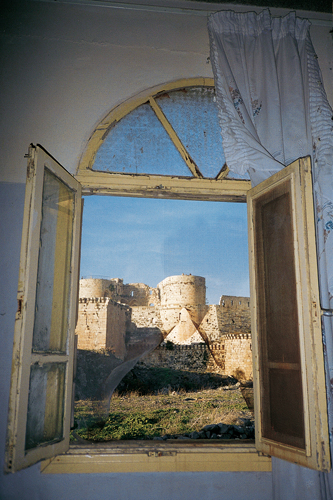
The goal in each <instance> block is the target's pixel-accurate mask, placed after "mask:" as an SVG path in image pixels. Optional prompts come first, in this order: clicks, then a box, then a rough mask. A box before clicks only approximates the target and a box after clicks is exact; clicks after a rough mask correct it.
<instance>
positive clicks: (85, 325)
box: [75, 298, 109, 350]
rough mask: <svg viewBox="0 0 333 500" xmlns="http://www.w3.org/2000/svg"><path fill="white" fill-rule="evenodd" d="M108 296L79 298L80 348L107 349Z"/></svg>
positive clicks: (77, 333) (77, 327) (78, 328)
mask: <svg viewBox="0 0 333 500" xmlns="http://www.w3.org/2000/svg"><path fill="white" fill-rule="evenodd" d="M108 303H109V299H108V298H96V299H94V298H92V299H81V298H80V299H79V311H78V322H77V325H76V329H75V333H76V335H78V345H77V347H78V349H95V350H99V349H105V343H106V327H107V306H108Z"/></svg>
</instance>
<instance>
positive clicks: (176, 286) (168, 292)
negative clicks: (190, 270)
mask: <svg viewBox="0 0 333 500" xmlns="http://www.w3.org/2000/svg"><path fill="white" fill-rule="evenodd" d="M157 288H158V289H159V293H160V299H161V306H160V313H161V319H162V322H163V327H164V329H165V331H166V332H167V333H169V332H170V331H171V330H172V329H173V328H174V327H175V326H176V325H177V324H178V323H179V320H180V311H181V310H182V309H183V308H185V309H187V311H188V312H189V314H190V316H191V319H192V321H193V322H194V323H195V324H196V325H199V324H200V323H201V321H202V319H203V317H204V315H205V312H206V280H205V278H203V277H201V276H192V275H191V274H189V275H186V274H182V275H181V276H169V277H168V278H165V280H163V281H161V282H160V283H159V284H158V285H157Z"/></svg>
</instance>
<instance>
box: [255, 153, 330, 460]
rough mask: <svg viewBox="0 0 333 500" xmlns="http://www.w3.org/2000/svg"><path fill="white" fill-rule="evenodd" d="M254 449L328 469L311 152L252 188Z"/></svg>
mask: <svg viewBox="0 0 333 500" xmlns="http://www.w3.org/2000/svg"><path fill="white" fill-rule="evenodd" d="M248 214H249V249H250V268H251V271H250V272H251V311H252V332H253V339H254V341H253V350H254V386H255V420H256V446H257V449H258V450H260V451H262V452H264V453H267V454H269V455H272V456H276V457H280V458H283V459H286V460H289V461H292V462H296V463H299V464H302V465H305V466H308V467H311V468H315V469H319V470H329V468H330V459H329V445H328V426H327V415H326V414H327V407H326V388H325V376H324V363H323V345H322V334H321V322H320V304H319V291H318V275H317V260H316V245H315V230H314V215H313V197H312V181H311V163H310V159H308V158H307V159H301V160H298V161H296V162H294V163H293V164H291V165H289V166H288V167H286V168H284V169H283V170H282V171H280V172H278V173H277V174H275V175H274V176H272V177H271V178H269V179H267V180H266V181H265V182H263V183H261V184H260V185H258V186H256V187H255V188H253V189H251V190H250V191H249V193H248Z"/></svg>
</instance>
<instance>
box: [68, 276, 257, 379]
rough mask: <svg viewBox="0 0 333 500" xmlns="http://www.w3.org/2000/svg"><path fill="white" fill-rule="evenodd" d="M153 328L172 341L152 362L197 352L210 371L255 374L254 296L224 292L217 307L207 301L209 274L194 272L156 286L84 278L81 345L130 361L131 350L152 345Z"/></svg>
mask: <svg viewBox="0 0 333 500" xmlns="http://www.w3.org/2000/svg"><path fill="white" fill-rule="evenodd" d="M84 293H86V294H87V295H86V296H83V294H84ZM88 293H89V295H88ZM97 293H99V294H100V296H97V295H96V294H97ZM154 332H155V334H156V332H157V333H158V332H161V334H162V336H163V338H164V340H165V342H167V341H170V342H171V344H169V343H163V344H160V345H159V346H158V347H157V348H156V349H155V350H154V351H153V352H154V353H155V354H153V353H152V352H151V353H150V354H149V355H148V356H149V357H150V363H155V362H156V363H158V360H161V359H163V360H164V361H163V363H166V365H167V363H168V362H170V363H171V362H172V359H173V356H174V357H175V358H177V360H178V361H177V363H178V364H179V363H180V360H182V362H183V363H185V364H186V363H187V364H188V363H190V361H188V362H187V361H186V360H185V358H186V357H187V358H188V359H189V360H190V359H192V358H193V356H194V358H193V359H195V360H196V362H195V363H196V365H198V366H199V365H200V363H206V359H208V358H209V359H210V362H209V369H210V370H213V371H214V370H215V369H216V370H217V371H220V372H221V373H222V372H223V373H224V374H226V375H232V374H235V373H238V375H239V376H240V377H241V376H242V377H243V378H251V377H252V344H251V342H252V337H251V320H250V299H249V297H236V296H229V295H222V296H221V299H220V303H219V304H218V305H216V304H215V305H206V284H205V278H203V277H201V276H192V275H191V274H190V275H184V274H182V275H179V276H169V277H168V278H165V279H164V280H163V281H161V282H160V283H159V284H158V285H157V287H156V288H151V287H149V286H148V285H145V284H144V283H129V284H124V283H123V280H122V279H120V278H113V279H110V280H106V279H93V278H92V279H84V280H80V299H79V318H78V324H77V329H76V333H77V335H78V347H79V349H86V350H96V349H108V350H110V351H111V352H112V353H114V355H115V356H116V357H119V358H120V359H125V357H126V354H127V353H128V352H129V350H130V349H136V348H140V350H141V349H143V350H147V351H149V350H150V349H152V348H153V346H152V345H151V344H150V340H149V335H151V334H152V333H154ZM145 337H146V340H145ZM155 345H156V344H155ZM196 353H197V354H196ZM199 353H201V354H200V355H199ZM184 356H185V358H184ZM198 356H199V357H198ZM207 356H208V358H207ZM167 360H168V361H167ZM200 360H201V361H200ZM214 366H215V368H214ZM221 370H222V371H221Z"/></svg>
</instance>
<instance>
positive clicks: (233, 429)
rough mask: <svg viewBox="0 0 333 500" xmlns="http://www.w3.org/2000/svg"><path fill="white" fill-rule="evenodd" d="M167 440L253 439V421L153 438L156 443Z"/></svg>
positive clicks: (248, 420)
mask: <svg viewBox="0 0 333 500" xmlns="http://www.w3.org/2000/svg"><path fill="white" fill-rule="evenodd" d="M169 439H182V440H183V439H224V440H228V439H234V440H239V439H254V421H252V420H250V419H244V422H243V425H235V424H224V423H222V422H221V423H219V424H209V425H205V426H204V427H203V428H202V429H201V430H200V431H199V432H198V431H193V432H191V433H189V434H182V435H179V434H177V435H170V434H166V435H165V436H162V437H154V438H153V440H156V441H167V440H169Z"/></svg>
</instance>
